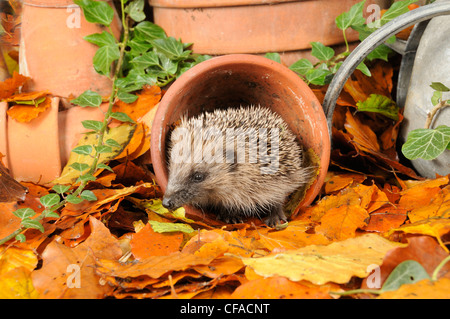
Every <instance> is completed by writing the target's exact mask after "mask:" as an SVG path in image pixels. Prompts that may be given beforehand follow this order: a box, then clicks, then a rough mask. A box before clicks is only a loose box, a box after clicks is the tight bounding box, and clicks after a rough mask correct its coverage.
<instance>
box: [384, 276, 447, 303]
mask: <svg viewBox="0 0 450 319" xmlns="http://www.w3.org/2000/svg"><path fill="white" fill-rule="evenodd" d="M449 296H450V279H449V278H446V277H443V278H440V279H439V280H437V281H435V282H433V281H430V280H429V279H424V280H421V281H418V282H416V283H414V284H409V285H402V286H400V288H399V289H397V290H394V291H386V292H384V293H382V294H380V295H379V296H378V298H380V299H448V297H449Z"/></svg>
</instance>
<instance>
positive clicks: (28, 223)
mask: <svg viewBox="0 0 450 319" xmlns="http://www.w3.org/2000/svg"><path fill="white" fill-rule="evenodd" d="M21 224H22V226H23V227H25V228H27V229H28V228H34V229H38V230H40V231H41V232H42V233H43V232H44V226H42V224H41V223H40V222H38V221H36V220H34V219H30V218H25V219H23V220H22V223H21Z"/></svg>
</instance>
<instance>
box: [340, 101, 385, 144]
mask: <svg viewBox="0 0 450 319" xmlns="http://www.w3.org/2000/svg"><path fill="white" fill-rule="evenodd" d="M344 126H345V129H346V130H347V132H349V133H350V134H351V135H352V136H353V142H354V143H355V144H356V145H357V146H358V148H359V149H362V150H364V151H368V152H371V151H376V152H378V151H379V150H380V145H379V144H378V141H377V136H376V134H375V133H374V132H373V131H372V129H371V128H370V127H369V126H368V125H366V124H363V123H361V121H359V119H357V118H355V117H353V115H352V113H351V112H350V110H347V113H346V122H345V125H344Z"/></svg>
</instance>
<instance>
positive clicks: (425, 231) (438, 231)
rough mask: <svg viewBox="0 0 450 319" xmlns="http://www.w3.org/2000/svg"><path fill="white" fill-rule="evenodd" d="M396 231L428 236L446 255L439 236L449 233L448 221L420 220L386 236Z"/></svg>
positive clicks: (449, 224)
mask: <svg viewBox="0 0 450 319" xmlns="http://www.w3.org/2000/svg"><path fill="white" fill-rule="evenodd" d="M396 231H401V232H404V233H406V234H422V235H430V236H433V237H435V238H436V239H437V241H438V242H439V244H440V245H441V247H442V248H443V249H444V250H445V251H446V252H447V253H448V252H449V251H448V248H447V246H445V244H444V243H443V242H442V239H441V236H443V235H445V234H447V233H448V232H450V219H448V218H439V219H426V220H421V221H418V222H415V223H412V224H407V225H403V226H401V227H399V228H395V229H391V230H390V231H389V233H388V235H391V234H392V233H394V232H396Z"/></svg>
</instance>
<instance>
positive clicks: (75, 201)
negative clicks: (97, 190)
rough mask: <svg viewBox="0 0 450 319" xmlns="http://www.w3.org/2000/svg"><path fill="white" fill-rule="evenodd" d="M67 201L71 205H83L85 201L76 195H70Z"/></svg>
mask: <svg viewBox="0 0 450 319" xmlns="http://www.w3.org/2000/svg"><path fill="white" fill-rule="evenodd" d="M66 201H68V202H69V203H71V204H79V203H81V202H82V201H83V199H82V198H79V197H77V196H75V195H72V194H70V195H67V197H66Z"/></svg>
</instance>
